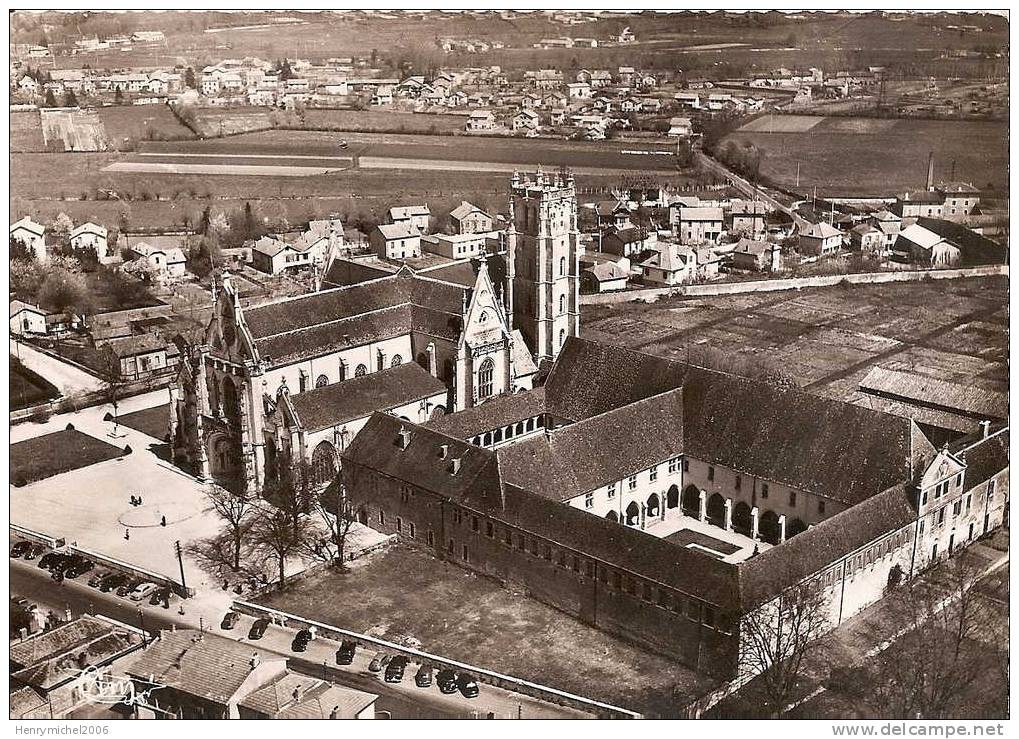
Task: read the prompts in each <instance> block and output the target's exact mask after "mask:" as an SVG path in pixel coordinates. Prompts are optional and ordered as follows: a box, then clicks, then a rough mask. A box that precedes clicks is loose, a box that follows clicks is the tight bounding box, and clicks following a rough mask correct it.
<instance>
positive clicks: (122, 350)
mask: <svg viewBox="0 0 1019 739" xmlns="http://www.w3.org/2000/svg"><path fill="white" fill-rule="evenodd" d="M105 346H108V347H110V349H112V350H113V353H114V354H116V355H117V356H118V357H134V356H137V355H139V354H149V353H151V352H158V351H162V350H164V349H166V341H165V340H164V339H162V338H160V337H159V336H157V335H156V334H139V335H137V336H125V337H124V338H122V339H110V340H109V341H107V342H105Z"/></svg>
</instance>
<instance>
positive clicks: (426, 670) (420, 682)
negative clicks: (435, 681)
mask: <svg viewBox="0 0 1019 739" xmlns="http://www.w3.org/2000/svg"><path fill="white" fill-rule="evenodd" d="M414 684H415V685H417V686H418V687H419V688H427V687H429V686H431V684H432V668H431V667H429V666H428V665H421V667H419V668H418V671H417V674H416V675H415V676H414Z"/></svg>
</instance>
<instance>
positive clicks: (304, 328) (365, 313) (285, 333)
mask: <svg viewBox="0 0 1019 739" xmlns="http://www.w3.org/2000/svg"><path fill="white" fill-rule="evenodd" d="M351 287H354V286H353V285H352V286H351ZM407 305H412V301H410V300H405V301H403V302H401V303H397V304H396V305H387V306H385V307H384V308H372V309H371V310H366V311H362V312H360V313H355V314H353V315H350V316H343V317H342V318H334V319H333V320H331V321H322V322H321V323H313V324H311V325H309V326H300V327H298V328H290V329H287V330H286V331H280V332H278V333H275V334H266V335H265V336H259V337H257V338H256V339H255V342H256V343H258V342H259V341H264V340H266V339H275V338H277V337H280V336H289V335H290V334H296V333H300V332H301V331H310V330H311V329H315V328H321V327H322V326H332V325H333V324H336V323H342V322H343V321H352V320H355V319H358V318H363V317H364V316H370V315H375V314H376V313H382V312H383V311H387V310H393V309H395V308H403V307H404V306H407Z"/></svg>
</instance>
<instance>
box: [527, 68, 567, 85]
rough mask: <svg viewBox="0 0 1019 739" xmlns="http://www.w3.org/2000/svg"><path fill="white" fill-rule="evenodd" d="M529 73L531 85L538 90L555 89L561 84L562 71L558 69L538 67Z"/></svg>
mask: <svg viewBox="0 0 1019 739" xmlns="http://www.w3.org/2000/svg"><path fill="white" fill-rule="evenodd" d="M528 74H530V75H531V85H532V86H533V87H534V88H535V89H538V90H556V89H558V88H560V87H562V85H563V73H562V72H560V71H559V70H558V69H539V70H538V71H537V72H533V73H530V72H529V73H528Z"/></svg>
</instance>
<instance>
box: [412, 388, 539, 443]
mask: <svg viewBox="0 0 1019 739" xmlns="http://www.w3.org/2000/svg"><path fill="white" fill-rule="evenodd" d="M544 412H545V389H544V388H543V387H539V388H536V389H534V390H529V391H527V392H523V393H515V394H513V395H500V396H498V397H495V398H492V399H491V400H489V401H487V402H485V403H482V404H481V405H476V406H472V407H471V408H465V409H464V410H462V411H458V412H456V413H450V414H448V415H445V416H440V417H439V418H437V419H435V420H434V421H432V422H430V423H429V424H428V428H431V429H434V430H436V431H441V432H442V433H444V434H449V435H450V436H455V437H457V438H458V439H465V440H466V439H470V438H472V437H474V436H476V435H477V434H480V433H483V432H485V431H492V430H493V429H497V428H501V427H503V426H507V425H509V424H511V423H515V422H517V421H523V420H525V419H528V418H533V417H535V416H539V415H541V414H542V413H544Z"/></svg>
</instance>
